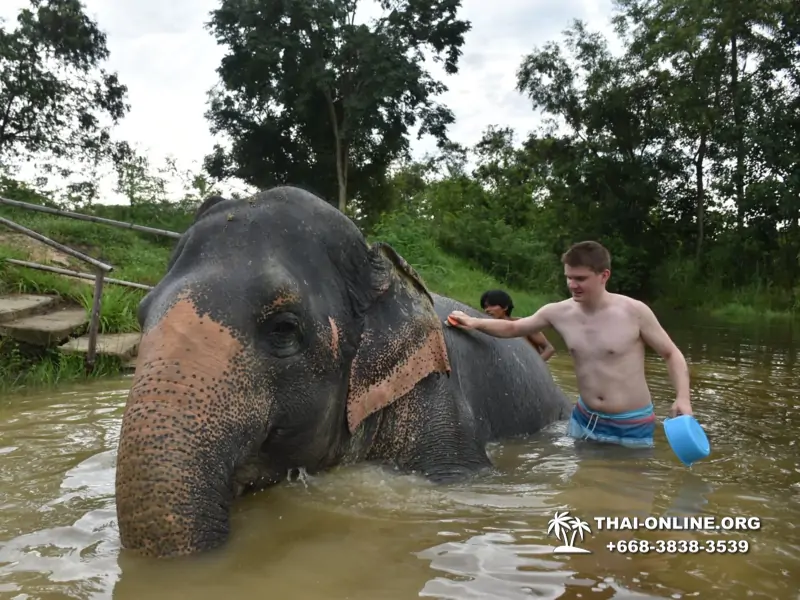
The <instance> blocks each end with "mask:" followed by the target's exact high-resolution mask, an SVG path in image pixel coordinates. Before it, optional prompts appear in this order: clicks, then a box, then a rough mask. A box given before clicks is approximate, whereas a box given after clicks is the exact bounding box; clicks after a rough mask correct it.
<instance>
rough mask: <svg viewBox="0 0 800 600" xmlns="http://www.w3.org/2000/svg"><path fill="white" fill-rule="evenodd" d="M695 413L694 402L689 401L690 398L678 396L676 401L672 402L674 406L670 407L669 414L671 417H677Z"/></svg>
mask: <svg viewBox="0 0 800 600" xmlns="http://www.w3.org/2000/svg"><path fill="white" fill-rule="evenodd" d="M691 414H694V413H693V412H692V404H691V402H689V399H688V398H676V399H675V402H673V403H672V407H671V408H670V409H669V416H670V417H677V416H678V415H691Z"/></svg>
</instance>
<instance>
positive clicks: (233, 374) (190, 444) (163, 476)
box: [116, 301, 264, 557]
mask: <svg viewBox="0 0 800 600" xmlns="http://www.w3.org/2000/svg"><path fill="white" fill-rule="evenodd" d="M187 328H191V335H187ZM198 340H199V341H198ZM241 356H242V349H241V346H240V345H239V344H238V342H236V341H235V340H234V338H233V337H232V336H230V335H229V334H228V333H227V332H226V330H225V328H224V327H221V326H220V324H219V323H214V322H212V321H211V320H210V319H208V318H207V317H206V318H205V320H204V319H202V318H201V317H200V316H198V315H197V311H196V310H194V308H193V306H192V305H191V304H190V303H189V302H186V301H183V302H178V303H177V304H176V305H174V306H173V308H172V309H171V310H170V311H168V312H167V313H166V314H165V315H164V316H163V317H162V319H161V320H160V322H159V323H158V324H157V325H156V326H155V327H154V328H152V329H151V330H150V331H148V332H147V333H146V334H145V335H144V336H143V338H142V341H141V344H140V348H139V358H138V363H139V364H138V366H137V370H136V374H135V376H134V381H133V385H132V387H131V391H130V394H129V396H128V402H127V405H126V407H125V413H124V415H123V418H122V428H121V431H120V441H119V450H118V454H117V473H116V504H117V519H118V524H119V532H120V539H121V542H122V545H123V547H126V548H129V549H132V550H136V551H138V552H140V553H141V554H144V555H148V556H158V557H168V556H180V555H187V554H194V553H198V552H202V551H205V550H210V549H212V548H215V547H217V546H219V545H221V544H222V543H223V542H224V541H225V540H226V539H227V538H228V534H229V530H230V507H231V504H232V502H233V496H234V493H233V473H234V469H235V467H236V466H237V464H239V463H240V462H241V461H242V460H243V458H244V456H246V454H247V453H248V452H249V451H250V450H251V448H252V447H253V444H255V443H258V441H259V435H260V431H263V427H264V421H260V430H256V425H255V423H257V422H258V421H259V419H257V418H256V417H261V415H259V414H257V413H256V412H255V407H254V406H252V400H253V398H252V395H250V394H247V392H246V389H244V388H246V385H244V384H243V382H241V381H239V379H240V377H239V376H238V375H237V373H241V372H242V368H241V367H239V365H241V364H242V358H241ZM243 394H244V395H243ZM246 400H250V403H248V402H246ZM248 404H249V405H248ZM248 424H249V425H248Z"/></svg>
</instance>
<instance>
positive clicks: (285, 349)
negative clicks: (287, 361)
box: [265, 312, 303, 358]
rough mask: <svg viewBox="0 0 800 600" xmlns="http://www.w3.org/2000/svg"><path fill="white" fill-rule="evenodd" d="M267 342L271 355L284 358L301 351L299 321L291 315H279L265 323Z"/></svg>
mask: <svg viewBox="0 0 800 600" xmlns="http://www.w3.org/2000/svg"><path fill="white" fill-rule="evenodd" d="M265 333H266V337H267V342H268V344H269V346H270V349H271V351H272V353H273V354H275V355H276V356H278V357H281V358H285V357H288V356H292V355H293V354H297V353H298V352H299V351H300V350H301V341H302V337H303V336H302V330H301V327H300V320H299V319H298V318H297V316H296V315H294V314H292V313H288V312H286V313H280V314H277V315H275V316H274V317H272V318H271V319H269V320H268V321H267V323H266V328H265Z"/></svg>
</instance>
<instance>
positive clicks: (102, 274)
mask: <svg viewBox="0 0 800 600" xmlns="http://www.w3.org/2000/svg"><path fill="white" fill-rule="evenodd" d="M0 204H5V205H8V206H14V207H16V208H22V209H25V210H33V211H38V212H43V213H48V214H52V215H57V216H61V217H68V218H71V219H78V220H81V221H91V222H93V223H100V224H102V225H110V226H112V227H119V228H122V229H131V230H133V231H141V232H142V233H152V234H154V235H161V236H165V237H169V238H173V239H179V238H180V237H181V234H180V233H176V232H174V231H167V230H166V229H156V228H154V227H145V226H143V225H136V224H134V223H126V222H124V221H116V220H114V219H106V218H104V217H95V216H93V215H84V214H81V213H76V212H71V211H68V210H60V209H57V208H50V207H49V206H41V205H39V204H30V203H28V202H20V201H19V200H10V199H8V198H3V197H2V196H0ZM0 224H1V225H5V226H6V227H8V228H9V229H12V230H14V231H17V232H19V233H22V234H25V235H27V236H28V237H31V238H33V239H35V240H38V241H40V242H42V243H43V244H46V245H48V246H50V247H51V248H54V249H56V250H58V251H59V252H63V253H64V254H67V255H69V256H72V257H73V258H77V259H78V260H81V261H83V262H85V263H87V264H89V265H91V266H92V267H94V274H92V273H82V272H80V271H72V270H70V269H61V268H59V267H53V266H50V265H42V264H39V263H35V262H30V261H25V260H17V259H14V258H7V259H6V262H9V263H11V264H14V265H18V266H21V267H27V268H29V269H37V270H39V271H48V272H51V273H57V274H60V275H67V276H69V277H77V278H80V279H93V280H94V294H93V296H92V312H91V316H90V319H89V347H88V348H87V352H86V371H87V372H91V371H92V369H94V363H95V358H96V354H97V334H98V331H99V329H100V306H101V302H102V298H103V284H104V283H112V284H115V285H122V286H126V287H133V288H138V289H144V290H150V289H152V286H149V285H145V284H142V283H135V282H132V281H124V280H122V279H112V278H109V277H106V274H107V273H110V272H111V271H113V270H114V267H113V266H111V265H108V264H106V263H104V262H101V261H99V260H97V259H95V258H92V257H91V256H88V255H86V254H84V253H83V252H79V251H78V250H75V249H74V248H70V247H69V246H65V245H64V244H60V243H58V242H56V241H55V240H51V239H50V238H48V237H46V236H43V235H42V234H40V233H37V232H36V231H33V230H32V229H28V228H27V227H23V226H22V225H20V224H19V223H15V222H14V221H11V220H10V219H6V218H3V217H0Z"/></svg>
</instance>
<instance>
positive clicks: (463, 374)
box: [434, 295, 571, 439]
mask: <svg viewBox="0 0 800 600" xmlns="http://www.w3.org/2000/svg"><path fill="white" fill-rule="evenodd" d="M434 303H435V307H436V313H437V315H438V316H439V317H440V318H441V319H442V322H443V325H444V335H445V341H446V344H447V348H448V352H449V358H450V366H451V368H452V373H451V380H452V384H453V385H456V386H458V387H459V390H457V393H458V392H460V393H461V394H463V396H464V397H465V398H466V399H467V401H468V402H469V404H470V405H471V410H472V413H473V416H474V417H475V418H476V419H478V420H479V421H480V422H483V423H485V424H487V426H488V427H487V436H488V437H489V438H490V439H491V438H496V437H504V436H509V435H516V434H526V433H530V432H532V431H537V430H538V429H540V428H541V427H543V426H545V425H547V424H548V423H551V422H552V421H554V420H559V419H562V418H566V417H567V416H568V414H569V410H570V408H571V405H570V403H569V401H568V399H567V397H566V396H565V395H564V393H563V391H562V390H561V389H560V388H559V386H558V385H557V384H556V382H555V381H554V380H553V377H552V375H551V373H550V370H549V369H548V368H547V365H546V364H545V362H544V361H543V360H542V358H541V357H540V356H539V353H538V352H536V350H535V349H534V348H533V346H531V344H530V343H528V342H527V341H526V340H525V339H522V338H511V339H503V338H495V337H492V336H490V335H487V334H485V333H481V332H478V331H465V330H460V329H457V328H456V327H451V326H448V325H446V323H447V315H448V314H450V312H452V311H453V310H461V311H463V312H465V313H467V314H468V315H470V316H475V317H485V315H484V314H483V313H481V312H479V311H477V310H475V309H474V308H472V307H469V306H467V305H465V304H463V303H461V302H458V301H456V300H453V299H451V298H447V297H445V296H438V295H434Z"/></svg>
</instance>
